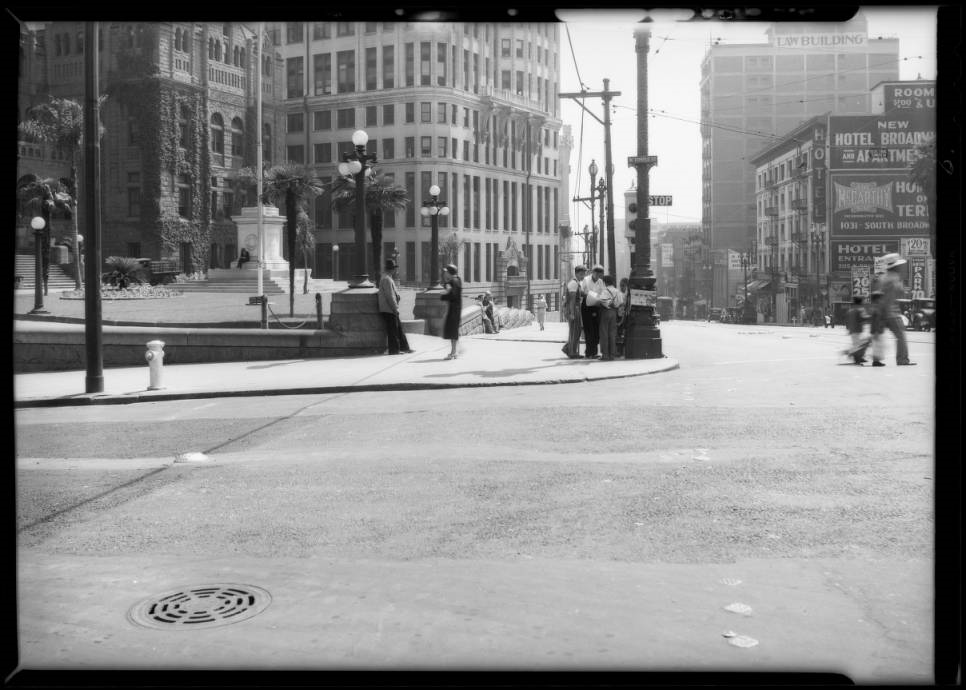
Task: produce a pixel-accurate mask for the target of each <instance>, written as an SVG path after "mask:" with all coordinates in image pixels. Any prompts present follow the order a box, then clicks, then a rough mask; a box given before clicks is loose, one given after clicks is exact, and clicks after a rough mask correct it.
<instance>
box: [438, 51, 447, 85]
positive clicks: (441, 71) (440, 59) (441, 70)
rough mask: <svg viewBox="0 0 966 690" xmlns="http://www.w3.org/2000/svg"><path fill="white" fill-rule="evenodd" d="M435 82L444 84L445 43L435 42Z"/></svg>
mask: <svg viewBox="0 0 966 690" xmlns="http://www.w3.org/2000/svg"><path fill="white" fill-rule="evenodd" d="M436 84H437V85H438V86H446V44H445V43H437V44H436Z"/></svg>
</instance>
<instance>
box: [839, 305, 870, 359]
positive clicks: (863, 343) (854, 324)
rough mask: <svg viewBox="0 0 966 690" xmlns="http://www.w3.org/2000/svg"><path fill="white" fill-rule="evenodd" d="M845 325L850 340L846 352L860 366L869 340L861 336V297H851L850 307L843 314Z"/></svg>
mask: <svg viewBox="0 0 966 690" xmlns="http://www.w3.org/2000/svg"><path fill="white" fill-rule="evenodd" d="M845 327H846V330H848V332H849V338H850V340H851V342H852V345H851V347H850V348H849V349H848V350H846V354H848V356H849V357H851V358H852V362H853V363H854V364H858V365H859V366H862V363H863V362H864V361H866V360H865V350H866V348H867V347H868V346H869V340H868V339H865V338H863V337H862V332H863V331H864V330H865V310H864V309H863V308H862V298H861V297H858V296H856V297H853V298H852V307H851V308H850V309H849V312H848V314H846V315H845Z"/></svg>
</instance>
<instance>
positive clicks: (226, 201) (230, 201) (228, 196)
mask: <svg viewBox="0 0 966 690" xmlns="http://www.w3.org/2000/svg"><path fill="white" fill-rule="evenodd" d="M221 208H222V211H223V212H224V214H225V217H226V218H230V217H231V214H232V213H234V212H235V195H234V194H232V193H231V192H225V193H224V194H223V195H222V204H221Z"/></svg>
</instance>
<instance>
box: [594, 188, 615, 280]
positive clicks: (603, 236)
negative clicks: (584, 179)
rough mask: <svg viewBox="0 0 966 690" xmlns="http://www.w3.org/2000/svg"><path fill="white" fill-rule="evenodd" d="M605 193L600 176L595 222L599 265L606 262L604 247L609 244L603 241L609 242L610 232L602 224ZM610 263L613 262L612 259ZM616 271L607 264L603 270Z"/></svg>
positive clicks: (606, 271)
mask: <svg viewBox="0 0 966 690" xmlns="http://www.w3.org/2000/svg"><path fill="white" fill-rule="evenodd" d="M606 193H607V183H606V182H604V178H603V177H602V178H600V180H598V182H597V196H598V198H599V199H598V200H599V201H600V210H599V212H598V213H599V216H600V217H599V218H598V222H597V227H599V228H600V261H599V262H598V263H600V264H601V265H603V264H605V263H607V261H606V258H607V256H608V253H607V251H605V247H608V248H609V246H610V245H609V244H605V242H604V241H605V239H606V240H607V242H610V239H609V238H610V234H609V233H608V232H607V228H606V226H605V225H604V195H605V194H606ZM611 263H612V264H613V261H612V262H611ZM616 271H617V269H616V268H614V266H608V267H607V270H605V271H604V272H605V273H612V274H613V273H614V272H616ZM614 277H615V278H616V277H617V276H614Z"/></svg>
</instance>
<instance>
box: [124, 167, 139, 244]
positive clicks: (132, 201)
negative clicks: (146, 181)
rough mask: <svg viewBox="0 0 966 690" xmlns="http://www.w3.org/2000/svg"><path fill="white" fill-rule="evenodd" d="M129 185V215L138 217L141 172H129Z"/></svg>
mask: <svg viewBox="0 0 966 690" xmlns="http://www.w3.org/2000/svg"><path fill="white" fill-rule="evenodd" d="M127 185H128V187H127V215H128V218H136V217H138V216H140V215H141V173H136V172H129V173H128V174H127ZM135 256H136V255H135Z"/></svg>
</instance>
